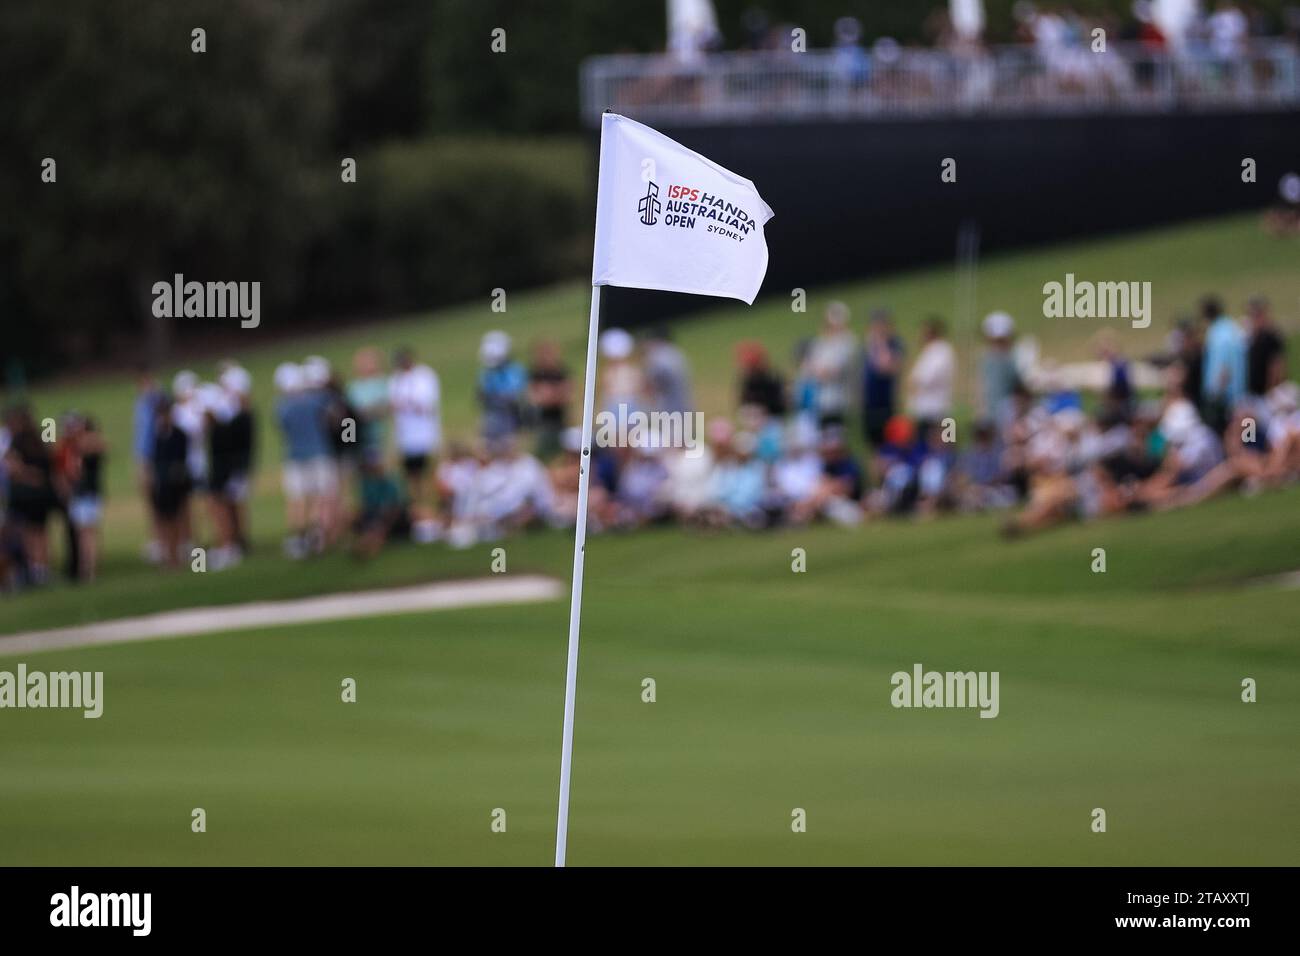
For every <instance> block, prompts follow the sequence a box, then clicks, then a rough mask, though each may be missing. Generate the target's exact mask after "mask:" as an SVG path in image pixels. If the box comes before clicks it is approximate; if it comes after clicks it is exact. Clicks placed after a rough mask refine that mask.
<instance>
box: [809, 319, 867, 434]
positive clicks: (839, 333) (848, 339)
mask: <svg viewBox="0 0 1300 956" xmlns="http://www.w3.org/2000/svg"><path fill="white" fill-rule="evenodd" d="M857 355H858V344H857V342H856V341H855V340H854V338H853V333H852V332H850V331H849V307H848V306H847V305H845V304H844V303H843V302H832V303H831V304H830V305H828V306H827V307H826V318H825V321H824V322H823V324H822V328H821V331H820V332H819V333H818V334H817V336H816V337H815V338H814V339H813V341H812V345H811V346H810V347H809V349H808V368H809V370H810V371H811V372H812V376H813V379H814V381H816V383H817V398H816V409H817V421H818V424H819V425H821V426H822V427H826V426H827V425H843V424H844V422H845V421H846V420H847V418H848V412H849V401H850V397H849V383H850V381H851V380H852V376H853V369H854V363H855V361H856V359H857Z"/></svg>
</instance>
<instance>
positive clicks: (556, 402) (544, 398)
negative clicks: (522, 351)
mask: <svg viewBox="0 0 1300 956" xmlns="http://www.w3.org/2000/svg"><path fill="white" fill-rule="evenodd" d="M571 394H572V385H571V384H570V382H569V370H568V369H567V368H565V367H564V363H563V362H562V361H561V360H560V349H559V346H557V345H556V344H555V343H554V342H538V343H537V345H536V346H535V347H534V349H533V365H532V368H530V369H529V370H528V401H529V404H530V405H531V406H532V411H533V424H534V426H535V427H536V429H537V457H538V458H540V459H541V460H542V461H546V460H547V459H549V458H551V457H552V456H553V455H555V454H556V453H557V452H558V451H560V448H561V444H562V443H561V437H562V436H563V435H564V426H565V421H566V417H567V415H568V411H569V399H570V397H571Z"/></svg>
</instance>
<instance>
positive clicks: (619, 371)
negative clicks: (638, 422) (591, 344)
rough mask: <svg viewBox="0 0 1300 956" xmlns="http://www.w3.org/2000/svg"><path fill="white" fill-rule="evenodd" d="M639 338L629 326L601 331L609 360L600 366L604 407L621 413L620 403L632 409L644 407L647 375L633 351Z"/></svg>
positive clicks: (604, 354)
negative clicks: (636, 338)
mask: <svg viewBox="0 0 1300 956" xmlns="http://www.w3.org/2000/svg"><path fill="white" fill-rule="evenodd" d="M635 351H636V340H635V339H633V338H632V335H631V333H629V332H628V331H627V330H626V329H606V330H605V331H604V332H602V333H600V355H601V358H603V359H604V360H605V362H604V365H602V366H601V369H600V387H601V396H602V398H601V406H600V407H601V408H602V409H603V410H604V411H608V412H614V413H616V414H617V412H618V410H619V406H620V405H625V406H627V410H628V411H629V412H632V411H636V410H638V409H640V408H641V405H642V402H643V399H644V397H645V376H644V374H642V372H641V366H640V365H638V364H637V361H636V359H635V358H634V357H633V353H634V352H635Z"/></svg>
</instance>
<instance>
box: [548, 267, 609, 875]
mask: <svg viewBox="0 0 1300 956" xmlns="http://www.w3.org/2000/svg"><path fill="white" fill-rule="evenodd" d="M599 337H600V286H598V285H593V286H592V287H591V319H590V324H589V327H588V330H587V374H586V381H585V383H584V385H583V389H582V451H581V455H582V458H581V461H580V462H579V465H578V521H577V525H576V528H575V530H574V536H573V594H572V596H571V598H570V604H569V662H568V665H567V667H566V668H565V676H564V742H563V743H562V744H561V748H560V815H559V819H558V821H557V822H556V825H555V865H556V866H564V856H565V852H566V850H567V849H568V842H569V779H570V776H571V775H572V772H573V704H574V698H575V696H576V695H577V692H578V628H579V627H580V626H581V623H582V561H583V556H584V555H583V551H584V549H585V548H586V546H587V489H588V487H589V486H590V485H591V421H592V417H593V416H592V410H593V408H594V407H595V403H596V342H597V340H598V339H599Z"/></svg>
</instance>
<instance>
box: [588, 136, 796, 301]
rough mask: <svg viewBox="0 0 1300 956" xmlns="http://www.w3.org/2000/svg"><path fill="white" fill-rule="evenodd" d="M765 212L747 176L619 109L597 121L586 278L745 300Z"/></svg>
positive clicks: (753, 283) (752, 287)
mask: <svg viewBox="0 0 1300 956" xmlns="http://www.w3.org/2000/svg"><path fill="white" fill-rule="evenodd" d="M771 218H772V210H771V209H769V208H768V205H767V203H765V202H763V197H762V196H760V195H759V194H758V190H757V189H755V188H754V184H753V183H752V182H750V181H749V180H748V179H745V178H744V177H743V176H737V175H736V174H735V173H733V172H731V171H730V170H728V169H723V168H722V167H721V166H719V165H718V164H717V163H715V162H713V161H712V160H709V159H706V158H705V157H703V156H701V155H700V154H699V153H696V152H694V151H692V150H689V149H687V148H686V147H685V146H683V145H681V144H680V143H676V142H673V141H672V140H671V139H669V138H668V137H667V136H664V135H663V134H662V133H657V132H655V131H654V130H652V129H651V128H650V127H648V126H643V125H642V124H640V123H637V122H635V121H634V120H630V119H628V118H627V117H626V116H619V115H618V114H617V113H605V114H604V116H603V118H602V120H601V124H600V177H599V184H598V186H597V192H596V253H595V257H594V261H593V264H592V272H591V284H592V285H616V286H624V287H626V288H632V289H663V290H665V291H668V292H690V293H694V294H696V295H720V296H726V297H728V298H732V299H740V300H742V301H744V302H747V303H749V304H750V305H753V304H754V297H755V296H756V295H758V290H759V287H760V286H761V285H762V284H763V276H764V274H765V273H766V272H767V241H766V240H765V239H764V238H763V225H764V223H766V222H767V221H768V220H769V219H771Z"/></svg>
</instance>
